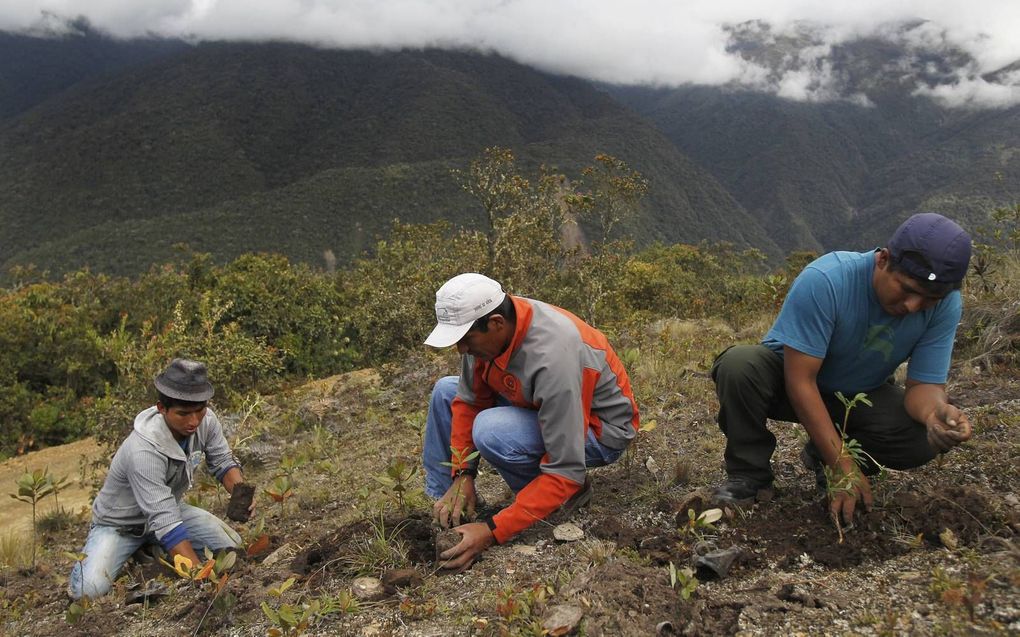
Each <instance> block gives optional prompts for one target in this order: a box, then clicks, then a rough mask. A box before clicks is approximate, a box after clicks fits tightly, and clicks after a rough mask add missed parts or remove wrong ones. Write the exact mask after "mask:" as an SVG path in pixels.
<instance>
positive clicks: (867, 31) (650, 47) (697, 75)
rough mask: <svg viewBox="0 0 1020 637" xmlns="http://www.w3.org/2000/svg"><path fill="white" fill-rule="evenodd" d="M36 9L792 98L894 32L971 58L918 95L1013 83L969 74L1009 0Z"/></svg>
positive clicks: (967, 99) (979, 95) (962, 97)
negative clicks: (754, 49) (759, 49)
mask: <svg viewBox="0 0 1020 637" xmlns="http://www.w3.org/2000/svg"><path fill="white" fill-rule="evenodd" d="M829 5H837V6H829ZM44 12H49V13H51V14H56V15H60V16H67V17H77V16H84V17H86V18H88V19H89V21H90V22H91V23H92V24H93V25H95V26H96V27H98V28H100V29H102V30H105V31H108V32H110V33H112V34H114V35H116V36H120V37H131V36H139V35H146V34H150V33H154V34H158V35H164V36H176V37H187V38H194V39H197V40H202V39H243V40H259V39H284V40H293V41H300V42H308V43H311V44H316V45H319V46H330V47H342V48H364V47H371V48H404V47H412V48H417V47H429V46H439V47H461V48H462V47H467V48H474V49H479V50H485V51H495V52H498V53H501V54H503V55H505V56H507V57H510V58H512V59H515V60H517V61H520V62H523V63H526V64H531V65H534V66H536V67H539V68H542V69H545V70H549V71H553V72H559V73H569V74H574V75H579V76H582V77H588V78H592V79H596V80H603V81H610V82H620V83H644V84H659V85H679V84H684V83H698V84H717V85H718V84H742V85H744V86H749V87H754V88H759V89H766V90H771V91H774V92H776V93H778V94H780V95H784V96H787V97H790V98H791V99H805V100H820V99H833V98H835V97H836V96H838V95H841V86H840V81H841V78H840V77H839V76H838V75H837V74H833V72H832V66H831V63H830V61H829V60H827V59H826V58H827V56H829V55H830V53H831V51H832V47H833V46H836V45H838V44H840V43H842V42H845V41H848V40H850V39H853V38H857V37H862V36H863V37H880V38H883V37H884V38H895V39H898V40H899V41H900V42H901V43H903V44H905V45H907V46H908V47H909V48H911V49H912V50H915V51H931V50H944V49H945V50H948V48H949V47H954V48H956V49H959V50H962V51H965V52H966V53H967V54H968V55H969V56H970V57H971V58H972V62H971V64H972V69H971V70H969V71H968V72H967V73H965V74H964V75H963V76H962V77H960V78H959V79H958V81H955V82H953V83H949V84H944V85H939V86H937V87H935V88H927V87H925V88H923V89H919V92H923V93H925V94H931V95H932V96H933V97H937V98H939V99H943V100H944V101H946V103H959V104H969V105H972V106H973V105H976V104H984V103H987V104H989V105H994V106H1002V105H1006V104H1014V103H1018V102H1020V98H1018V97H1017V96H1016V93H1017V90H1016V89H1017V84H1016V83H1014V84H1012V85H1009V84H1003V83H1001V82H998V83H989V82H988V81H986V80H981V79H980V75H981V74H984V73H988V72H990V71H994V70H996V69H999V68H1001V67H1003V66H1005V65H1007V64H1010V63H1012V62H1014V61H1016V60H1017V59H1020V38H1018V37H1016V33H1017V32H1018V31H1020V2H1018V1H1017V0H971V1H970V2H967V3H962V2H959V1H958V0H901V1H898V2H889V1H888V0H857V1H856V2H853V3H822V2H818V1H817V0H771V1H770V2H768V3H765V2H760V1H755V0H688V1H683V2H678V1H676V0H629V1H628V2H620V1H619V0H585V1H582V0H551V1H550V0H88V1H87V2H85V1H83V0H2V1H0V29H9V30H22V29H27V28H31V27H33V26H38V25H39V24H40V21H41V20H42V16H43V15H44ZM749 20H762V21H763V22H765V23H767V24H768V25H770V27H771V36H770V37H773V38H774V37H787V38H796V37H798V36H804V35H805V33H804V27H803V25H805V24H811V25H814V27H815V29H814V30H813V31H812V32H811V34H812V37H813V38H814V39H813V40H812V41H810V42H806V45H807V48H804V49H802V50H800V51H799V52H796V54H795V55H794V56H793V57H792V58H791V59H790V60H789V63H788V64H787V65H785V66H784V67H783V68H781V69H776V68H770V67H768V66H767V65H764V64H762V62H761V61H759V60H747V59H743V58H741V57H740V56H739V55H737V54H735V53H733V52H729V51H728V50H727V44H728V43H729V41H730V40H729V39H730V31H729V30H728V29H729V28H731V27H732V26H733V25H736V24H740V23H743V22H746V21H749ZM905 20H925V21H926V22H923V23H919V24H918V26H916V27H915V28H913V29H911V30H910V31H908V32H905V33H904V32H902V30H901V29H898V28H897V29H893V28H890V26H889V25H892V24H902V23H903V21H905ZM809 39H810V38H809ZM861 97H863V96H861V95H859V94H858V96H857V97H851V98H850V99H856V100H859V99H860V98H861Z"/></svg>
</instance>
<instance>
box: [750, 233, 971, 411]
mask: <svg viewBox="0 0 1020 637" xmlns="http://www.w3.org/2000/svg"><path fill="white" fill-rule="evenodd" d="M874 271H875V253H874V252H830V253H829V254H826V255H823V256H821V257H819V258H818V259H815V260H814V261H813V262H811V263H810V264H809V265H808V266H807V267H806V268H804V271H803V272H801V273H800V275H799V276H798V277H797V279H796V280H795V281H794V282H793V285H792V286H791V287H790V292H789V294H787V296H786V300H785V301H783V309H782V310H780V312H779V316H778V317H777V318H776V322H775V323H773V324H772V329H770V330H769V332H768V334H766V335H765V338H764V339H763V340H762V344H764V345H765V346H766V347H769V348H770V349H772V350H773V351H775V352H778V353H779V355H780V356H781V355H782V354H783V345H788V346H789V347H792V348H793V349H795V350H797V351H798V352H803V353H804V354H807V355H808V356H814V357H816V358H821V359H823V361H822V367H821V369H820V370H819V372H818V386H819V388H820V389H821V390H822V391H824V392H835V391H837V390H838V391H842V392H843V393H844V394H849V395H853V394H854V393H856V392H866V391H869V390H871V389H874V388H875V387H878V386H879V385H881V384H882V383H883V382H885V380H886V379H887V378H888V377H889V376H890V375H891V374H892V373H893V372H894V371H895V370H896V367H897V366H899V364H900V363H902V362H903V361H905V360H907V359H908V358H909V359H910V362H909V363H908V365H907V377H908V378H910V379H913V380H915V381H918V382H921V383H935V384H942V383H945V382H946V377H947V376H948V374H949V359H950V356H951V355H952V353H953V339H954V338H955V336H956V326H957V324H958V323H959V322H960V314H961V312H962V308H963V304H962V301H961V300H960V293H959V291H953V292H950V293H949V294H948V295H946V297H945V298H943V299H942V300H940V301H939V302H938V303H937V304H936V305H935V306H934V307H932V308H930V309H927V310H923V311H921V312H914V313H912V314H907V315H905V316H902V317H896V316H892V315H891V314H887V313H886V312H885V310H883V309H882V306H881V305H880V304H879V302H878V297H877V296H876V295H875V289H874V286H873V285H872V275H873V274H874Z"/></svg>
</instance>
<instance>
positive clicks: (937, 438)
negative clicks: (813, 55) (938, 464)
mask: <svg viewBox="0 0 1020 637" xmlns="http://www.w3.org/2000/svg"><path fill="white" fill-rule="evenodd" d="M925 426H926V427H927V429H928V444H929V445H931V448H932V449H934V450H935V451H938V452H939V453H945V452H947V451H949V450H950V449H952V448H953V447H955V446H956V445H958V444H960V443H961V442H966V441H967V440H970V436H971V433H972V430H971V426H970V419H969V418H967V414H965V413H963V412H962V411H961V410H960V409H959V408H957V407H956V406H954V405H950V404H948V403H944V404H942V405H939V406H938V407H936V408H935V409H934V411H932V413H931V416H929V417H928V420H927V422H925Z"/></svg>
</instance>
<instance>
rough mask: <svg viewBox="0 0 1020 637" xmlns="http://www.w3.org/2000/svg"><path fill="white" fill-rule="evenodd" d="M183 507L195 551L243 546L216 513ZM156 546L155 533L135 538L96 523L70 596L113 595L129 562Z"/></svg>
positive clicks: (76, 566)
mask: <svg viewBox="0 0 1020 637" xmlns="http://www.w3.org/2000/svg"><path fill="white" fill-rule="evenodd" d="M179 506H180V508H181V518H182V519H183V521H184V526H185V527H187V529H188V536H189V537H190V539H191V545H192V546H193V547H194V548H195V550H197V551H201V550H202V549H203V548H206V547H208V548H209V549H210V550H213V551H217V550H219V549H224V548H237V547H238V546H240V545H241V536H240V535H238V534H237V532H236V531H234V529H232V528H230V527H229V526H227V523H226V522H224V521H223V520H221V519H219V518H218V517H216V516H215V515H213V514H212V513H209V512H208V511H206V510H205V509H200V508H198V507H193V506H191V505H190V504H185V503H183V502H181V503H180V505H179ZM154 543H156V536H155V535H153V534H152V533H145V534H142V535H132V534H130V533H128V532H127V531H126V530H125V529H122V528H121V527H116V526H102V525H98V524H95V523H93V524H92V527H91V528H90V529H89V536H88V538H87V539H86V540H85V548H84V549H82V553H84V554H85V555H86V557H85V559H84V560H82V561H81V562H75V563H74V568H72V569H71V577H70V579H69V581H68V583H67V592H68V594H70V595H71V597H73V598H74V599H81V598H82V597H88V598H89V599H95V598H97V597H100V596H102V595H105V594H107V593H109V592H110V589H111V588H112V587H113V582H114V580H115V579H117V576H118V575H119V574H120V571H121V569H122V568H124V564H125V563H126V562H127V561H128V558H130V557H131V555H132V554H133V553H134V552H135V551H137V550H138V548H139V547H140V546H142V545H143V544H154ZM200 555H201V554H200Z"/></svg>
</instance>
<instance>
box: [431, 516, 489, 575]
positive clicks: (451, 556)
mask: <svg viewBox="0 0 1020 637" xmlns="http://www.w3.org/2000/svg"><path fill="white" fill-rule="evenodd" d="M453 530H454V531H456V532H457V533H460V535H461V538H460V542H459V543H458V544H457V546H454V547H453V548H451V549H448V550H446V551H443V552H442V553H440V554H439V559H441V560H446V561H444V562H441V563H440V566H441V567H442V568H445V569H449V570H456V571H457V572H458V573H460V572H462V571H465V570H467V568H468V567H469V566H471V564H472V563H473V562H474V561H475V558H476V557H477V556H478V555H480V554H481V553H482V552H483V551H484V550H485V549H487V548H489V547H490V546H492V545H493V544H495V543H496V538H495V537H493V535H492V531H490V530H489V525H488V524H486V523H485V522H472V523H471V524H462V525H461V526H458V527H456V528H454V529H453Z"/></svg>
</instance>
